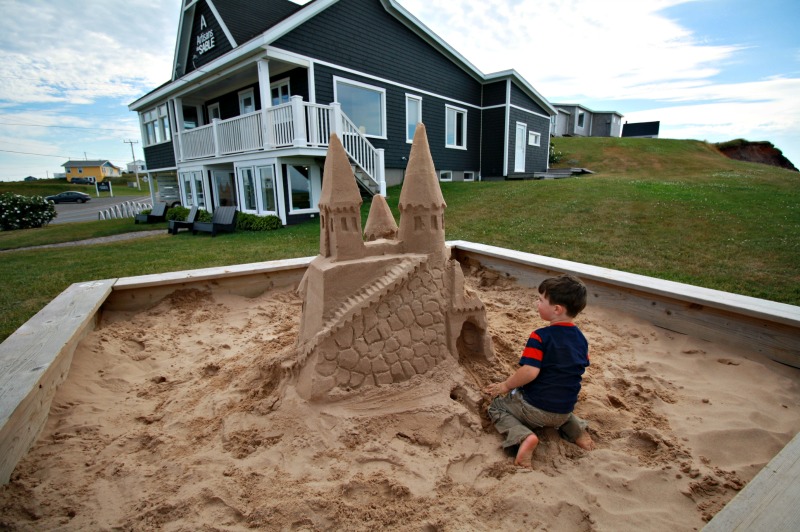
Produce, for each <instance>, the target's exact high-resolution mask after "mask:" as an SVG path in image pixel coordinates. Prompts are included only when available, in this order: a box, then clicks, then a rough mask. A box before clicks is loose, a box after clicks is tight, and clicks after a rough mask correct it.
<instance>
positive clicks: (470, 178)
mask: <svg viewBox="0 0 800 532" xmlns="http://www.w3.org/2000/svg"><path fill="white" fill-rule="evenodd" d="M467 175H469V176H470V177H469V178H467ZM464 181H467V182H470V183H471V182H472V181H475V172H473V171H471V170H466V171H465V172H464Z"/></svg>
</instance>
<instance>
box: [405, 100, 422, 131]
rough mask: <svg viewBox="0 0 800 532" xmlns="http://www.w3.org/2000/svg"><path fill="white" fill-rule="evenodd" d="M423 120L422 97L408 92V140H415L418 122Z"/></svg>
mask: <svg viewBox="0 0 800 532" xmlns="http://www.w3.org/2000/svg"><path fill="white" fill-rule="evenodd" d="M420 122H422V98H420V97H419V96H414V95H412V94H406V142H411V141H413V140H414V133H415V132H416V131H417V124H419V123H420Z"/></svg>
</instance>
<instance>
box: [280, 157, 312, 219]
mask: <svg viewBox="0 0 800 532" xmlns="http://www.w3.org/2000/svg"><path fill="white" fill-rule="evenodd" d="M286 172H287V175H288V178H289V179H288V181H289V187H290V191H291V193H290V194H289V208H290V210H292V211H297V210H302V209H310V208H311V173H310V172H309V168H308V166H301V165H294V164H289V165H286Z"/></svg>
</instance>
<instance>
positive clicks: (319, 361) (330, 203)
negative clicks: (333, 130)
mask: <svg viewBox="0 0 800 532" xmlns="http://www.w3.org/2000/svg"><path fill="white" fill-rule="evenodd" d="M436 176H437V174H436V170H435V169H434V165H433V159H432V158H431V154H430V149H429V147H428V139H427V134H426V132H425V127H424V125H422V124H419V125H418V126H417V130H416V133H415V135H414V142H413V144H412V147H411V154H410V156H409V162H408V169H407V171H406V177H405V181H404V183H403V188H402V192H401V194H400V226H399V228H398V226H397V224H396V223H395V221H394V217H393V216H392V213H391V211H390V209H389V206H388V205H387V204H386V200H385V198H384V197H383V196H380V195H376V196H375V197H374V198H373V201H372V206H371V208H370V212H369V216H368V219H367V223H366V227H365V231H364V232H365V233H366V241H365V240H364V236H362V228H361V214H360V207H361V203H362V200H361V196H360V194H359V191H358V187H357V185H356V183H355V180H354V178H353V174H352V169H351V166H350V163H349V161H348V159H347V155H346V153H345V151H344V148H343V147H342V144H341V142H340V141H339V139H338V138H337V137H336V135H331V140H330V146H329V148H328V154H327V158H326V161H325V171H324V176H323V184H322V195H321V199H320V202H319V207H320V254H319V256H317V257H316V258H315V259H314V260H313V261H312V262H311V264H310V265H309V267H308V270H307V272H306V274H305V276H304V277H303V280H302V282H301V283H300V287H299V292H300V294H301V295H302V298H303V312H302V319H301V322H300V333H299V337H298V353H299V356H300V359H301V360H300V361H298V362H300V363H299V366H301V369H300V372H299V376H298V382H297V391H298V393H299V394H300V395H301V396H302V397H304V398H306V399H309V400H319V399H323V398H326V397H328V396H330V395H331V394H335V393H336V391H337V390H339V391H341V390H354V389H360V388H364V387H371V386H380V385H387V384H392V383H397V382H402V381H406V380H408V379H411V378H412V377H415V376H417V375H425V374H426V373H428V372H429V371H431V370H432V369H433V368H434V367H436V366H437V365H438V364H439V363H440V362H441V361H442V360H444V359H446V357H453V358H455V359H456V360H459V361H463V360H465V359H470V358H480V359H484V360H490V359H492V358H493V349H492V343H491V339H490V337H489V335H488V334H487V321H486V311H485V308H484V305H483V303H482V302H481V301H480V299H479V298H478V296H477V295H476V294H474V293H471V292H470V291H469V290H467V289H466V288H465V286H464V277H463V274H462V272H461V267H460V265H459V263H458V262H457V261H455V260H453V259H451V258H450V253H449V250H448V248H447V246H446V245H445V239H444V210H445V208H446V204H445V201H444V198H443V197H442V192H441V189H440V188H439V182H438V179H437V177H436Z"/></svg>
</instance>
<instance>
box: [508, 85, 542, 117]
mask: <svg viewBox="0 0 800 532" xmlns="http://www.w3.org/2000/svg"><path fill="white" fill-rule="evenodd" d="M511 105H516V106H517V107H522V108H523V109H528V110H529V111H533V112H534V113H539V114H541V115H544V116H550V113H549V112H547V111H545V110H544V108H542V106H541V105H539V104H538V103H536V102H534V101H533V100H532V99H531V98H530V96H528V95H527V94H525V92H523V90H522V89H521V88H519V87H518V86H517V84H516V83H514V82H512V83H511ZM548 127H549V126H548Z"/></svg>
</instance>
